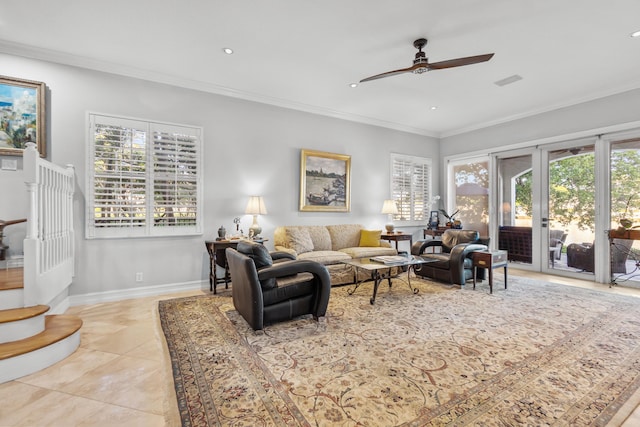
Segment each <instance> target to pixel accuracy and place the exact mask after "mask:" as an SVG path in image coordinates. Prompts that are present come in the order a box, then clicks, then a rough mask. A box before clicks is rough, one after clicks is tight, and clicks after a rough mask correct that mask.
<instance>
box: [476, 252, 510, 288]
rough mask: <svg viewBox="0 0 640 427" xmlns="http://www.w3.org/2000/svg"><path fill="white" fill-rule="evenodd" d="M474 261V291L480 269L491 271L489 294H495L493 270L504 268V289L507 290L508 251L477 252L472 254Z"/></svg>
mask: <svg viewBox="0 0 640 427" xmlns="http://www.w3.org/2000/svg"><path fill="white" fill-rule="evenodd" d="M471 257H472V259H473V289H475V288H476V277H477V275H478V274H477V273H478V269H479V268H486V269H487V270H489V293H491V294H492V293H493V269H494V268H498V267H504V288H505V289H507V263H508V260H507V251H477V252H473V253H472V254H471Z"/></svg>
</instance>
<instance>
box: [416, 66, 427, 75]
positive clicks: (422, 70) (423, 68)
mask: <svg viewBox="0 0 640 427" xmlns="http://www.w3.org/2000/svg"><path fill="white" fill-rule="evenodd" d="M427 71H429V69H428V68H427V67H419V68H416V69H415V70H413V74H422V73H426V72H427Z"/></svg>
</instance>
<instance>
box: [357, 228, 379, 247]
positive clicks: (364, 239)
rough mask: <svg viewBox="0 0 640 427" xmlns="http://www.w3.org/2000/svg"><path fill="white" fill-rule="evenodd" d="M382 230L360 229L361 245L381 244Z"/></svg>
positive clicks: (376, 245)
mask: <svg viewBox="0 0 640 427" xmlns="http://www.w3.org/2000/svg"><path fill="white" fill-rule="evenodd" d="M381 234H382V230H360V246H368V247H378V246H380V235H381Z"/></svg>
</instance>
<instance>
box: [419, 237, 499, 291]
mask: <svg viewBox="0 0 640 427" xmlns="http://www.w3.org/2000/svg"><path fill="white" fill-rule="evenodd" d="M487 243H488V240H487V239H483V240H481V239H480V235H479V233H478V232H477V231H474V230H446V231H445V232H444V233H443V234H442V240H419V241H417V242H415V243H414V244H413V246H412V247H411V254H412V255H416V256H420V257H422V258H425V259H429V260H432V261H431V262H429V263H427V264H422V265H421V266H419V267H418V268H416V270H415V272H416V274H417V275H420V276H423V277H430V278H433V279H437V280H441V281H444V282H447V283H452V284H456V285H464V284H465V282H466V281H467V280H469V279H471V278H473V261H472V260H471V256H470V255H471V253H472V252H474V251H486V250H487V249H488V247H487ZM435 247H438V248H440V250H441V252H440V253H429V252H426V251H427V250H429V248H435ZM478 278H479V279H480V280H482V279H484V269H479V271H478Z"/></svg>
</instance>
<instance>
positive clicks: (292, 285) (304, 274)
mask: <svg viewBox="0 0 640 427" xmlns="http://www.w3.org/2000/svg"><path fill="white" fill-rule="evenodd" d="M280 254H282V257H289V256H290V255H289V254H284V253H281V252H272V253H269V251H268V250H267V249H266V248H265V247H264V246H263V245H261V244H259V243H254V242H240V243H238V246H237V250H235V249H233V248H228V249H227V250H226V255H227V262H228V265H229V272H230V274H231V295H232V299H233V305H234V307H235V308H236V310H238V312H239V313H240V315H242V317H243V318H244V319H245V320H246V321H247V323H249V325H250V326H251V327H252V328H253V329H254V330H260V329H263V328H264V325H265V324H269V323H274V322H278V321H282V320H288V319H292V318H294V317H298V316H302V315H304V314H312V315H313V317H314V318H315V319H320V318H322V317H324V316H325V314H326V312H327V306H328V305H329V295H330V293H331V279H330V277H329V271H328V270H327V268H326V267H325V266H324V265H322V264H320V263H318V262H315V261H305V260H291V259H284V260H283V259H281V258H282V257H281V256H280ZM274 259H276V262H274Z"/></svg>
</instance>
